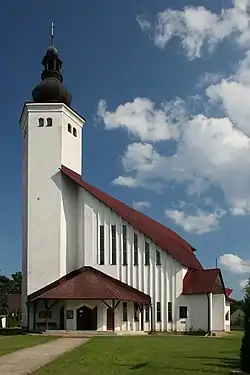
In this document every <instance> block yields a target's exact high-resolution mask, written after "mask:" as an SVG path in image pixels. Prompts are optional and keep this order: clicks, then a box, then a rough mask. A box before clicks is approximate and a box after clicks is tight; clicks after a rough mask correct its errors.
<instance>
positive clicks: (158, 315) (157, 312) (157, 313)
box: [156, 302, 161, 322]
mask: <svg viewBox="0 0 250 375" xmlns="http://www.w3.org/2000/svg"><path fill="white" fill-rule="evenodd" d="M156 320H157V322H161V303H160V302H157V304H156Z"/></svg>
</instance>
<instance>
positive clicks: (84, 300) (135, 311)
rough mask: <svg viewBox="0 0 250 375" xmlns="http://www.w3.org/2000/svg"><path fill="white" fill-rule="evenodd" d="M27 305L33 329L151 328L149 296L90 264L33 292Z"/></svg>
mask: <svg viewBox="0 0 250 375" xmlns="http://www.w3.org/2000/svg"><path fill="white" fill-rule="evenodd" d="M27 306H28V328H29V330H32V331H47V330H66V331H111V332H112V331H144V330H146V331H150V329H151V324H150V321H152V317H150V318H149V315H151V314H150V312H151V309H150V297H149V296H148V295H146V294H144V293H142V292H140V291H138V290H136V289H134V288H132V287H130V286H129V285H127V284H124V283H122V282H121V281H119V280H117V279H114V278H112V277H111V276H109V275H107V274H104V273H102V272H100V271H98V270H96V269H94V268H92V267H83V268H82V269H80V270H77V271H74V272H72V273H71V274H68V275H66V276H65V277H64V278H62V279H60V280H58V281H56V282H55V283H53V284H51V285H48V286H47V287H46V288H43V289H42V290H40V291H37V292H35V293H33V295H30V296H29V297H28V304H27ZM145 316H147V319H146V321H145Z"/></svg>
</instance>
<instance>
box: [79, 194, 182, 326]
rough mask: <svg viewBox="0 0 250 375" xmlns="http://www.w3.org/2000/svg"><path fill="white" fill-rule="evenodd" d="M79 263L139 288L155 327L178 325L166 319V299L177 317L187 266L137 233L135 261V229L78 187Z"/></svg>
mask: <svg viewBox="0 0 250 375" xmlns="http://www.w3.org/2000/svg"><path fill="white" fill-rule="evenodd" d="M77 206H78V210H79V208H81V210H82V212H79V211H78V251H79V253H78V261H79V263H78V267H81V266H83V265H87V266H93V267H95V268H97V269H99V270H100V271H102V272H105V273H107V274H108V275H110V276H112V277H115V278H117V279H119V280H121V281H123V282H125V283H127V284H129V285H131V286H132V287H134V288H136V289H139V290H140V291H142V292H144V293H146V294H149V295H150V296H151V298H152V303H153V306H154V317H155V319H154V320H155V324H154V328H155V329H156V330H167V329H177V327H176V325H175V327H174V324H173V323H169V322H168V302H172V304H173V305H172V309H173V313H172V315H173V319H175V318H176V317H177V313H178V311H177V310H178V306H177V304H176V303H175V301H176V298H178V297H179V296H180V295H181V293H182V280H183V277H184V276H185V273H186V269H185V268H183V266H181V265H180V263H179V262H177V261H175V260H174V259H173V258H172V257H171V256H170V255H168V253H167V252H166V251H163V250H161V249H160V248H159V247H156V245H155V243H154V242H152V241H151V240H150V239H149V238H147V237H146V236H144V234H143V233H138V232H137V231H136V233H137V234H138V258H139V263H138V266H136V265H134V259H133V241H134V231H135V229H134V228H133V227H132V226H131V225H130V224H129V223H127V222H126V221H124V220H122V219H121V217H119V216H118V215H117V214H116V213H115V212H113V211H112V210H111V209H110V208H108V207H106V206H105V205H104V204H102V203H101V202H100V201H98V200H97V199H95V198H94V197H93V196H92V195H91V194H89V193H88V192H86V191H84V189H80V188H79V192H78V204H77ZM100 225H104V227H105V264H104V265H100V264H99V234H98V233H99V226H100ZM111 225H116V231H117V236H116V256H117V264H116V265H111V252H112V248H111ZM123 225H127V258H128V265H127V266H124V265H123V264H122V254H123V251H122V249H123V246H122V226H123ZM145 240H146V241H148V242H149V244H150V265H149V266H146V265H144V256H145V255H144V254H145V249H144V243H145ZM156 249H157V250H159V251H160V253H161V265H160V266H157V265H156ZM157 302H161V314H162V319H161V322H156V303H157Z"/></svg>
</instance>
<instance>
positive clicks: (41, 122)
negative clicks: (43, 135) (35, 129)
mask: <svg viewBox="0 0 250 375" xmlns="http://www.w3.org/2000/svg"><path fill="white" fill-rule="evenodd" d="M38 126H39V127H42V126H44V118H42V117H40V118H39V119H38Z"/></svg>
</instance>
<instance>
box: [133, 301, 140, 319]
mask: <svg viewBox="0 0 250 375" xmlns="http://www.w3.org/2000/svg"><path fill="white" fill-rule="evenodd" d="M134 321H135V322H139V306H138V304H137V303H134Z"/></svg>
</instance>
